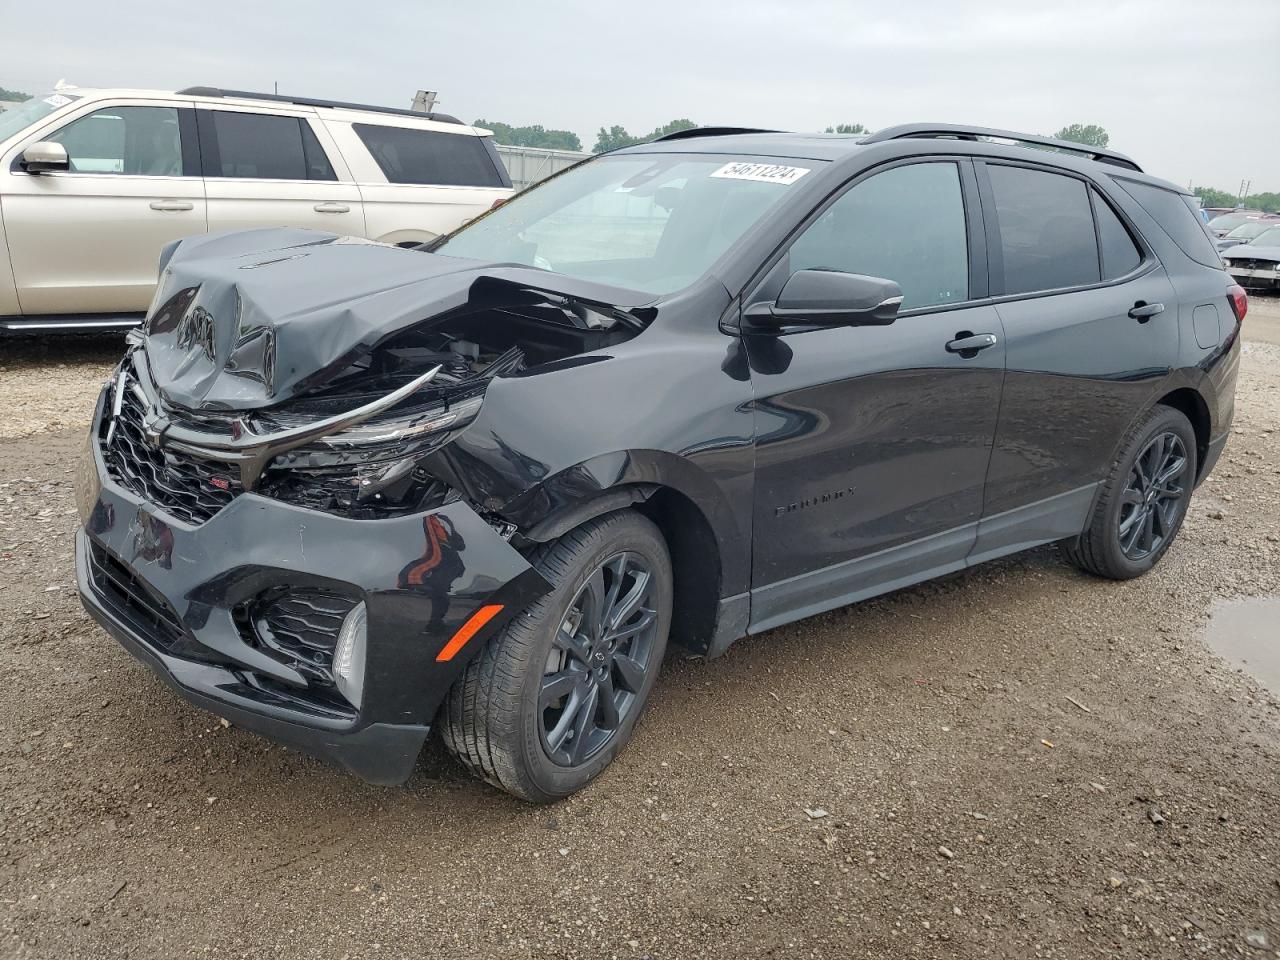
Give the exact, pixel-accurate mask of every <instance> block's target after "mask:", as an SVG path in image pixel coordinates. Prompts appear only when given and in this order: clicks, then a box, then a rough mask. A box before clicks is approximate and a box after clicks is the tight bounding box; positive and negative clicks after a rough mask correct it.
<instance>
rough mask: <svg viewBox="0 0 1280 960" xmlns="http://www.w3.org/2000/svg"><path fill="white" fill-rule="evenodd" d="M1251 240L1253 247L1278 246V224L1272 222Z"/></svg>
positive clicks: (1279, 242)
mask: <svg viewBox="0 0 1280 960" xmlns="http://www.w3.org/2000/svg"><path fill="white" fill-rule="evenodd" d="M1251 242H1252V243H1253V245H1254V246H1255V247H1280V225H1276V224H1272V225H1271V226H1269V227H1267V229H1266V230H1263V231H1262V232H1261V233H1260V234H1258V235H1257V236H1256V237H1254V238H1253V240H1252V241H1251Z"/></svg>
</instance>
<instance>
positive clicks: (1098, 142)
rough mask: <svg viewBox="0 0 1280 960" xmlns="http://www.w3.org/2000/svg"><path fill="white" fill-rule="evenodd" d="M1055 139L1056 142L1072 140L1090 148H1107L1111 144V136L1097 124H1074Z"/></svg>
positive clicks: (1062, 130)
mask: <svg viewBox="0 0 1280 960" xmlns="http://www.w3.org/2000/svg"><path fill="white" fill-rule="evenodd" d="M1053 137H1054V139H1055V140H1070V141H1071V142H1072V143H1083V144H1085V146H1089V147H1105V146H1106V145H1107V144H1108V143H1110V142H1111V135H1110V134H1108V133H1107V131H1106V130H1104V129H1103V128H1102V127H1100V126H1098V125H1097V124H1096V123H1089V124H1085V123H1073V124H1071V125H1069V126H1066V127H1063V128H1062V129H1061V130H1059V131H1058V132H1057V133H1055V134H1054V135H1053Z"/></svg>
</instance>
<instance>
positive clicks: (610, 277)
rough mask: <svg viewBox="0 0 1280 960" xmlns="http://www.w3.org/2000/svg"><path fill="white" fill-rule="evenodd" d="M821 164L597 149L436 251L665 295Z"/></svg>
mask: <svg viewBox="0 0 1280 960" xmlns="http://www.w3.org/2000/svg"><path fill="white" fill-rule="evenodd" d="M819 163H821V161H816V160H787V161H778V162H775V161H772V160H765V159H761V158H757V157H749V158H746V159H745V160H744V159H740V158H737V159H735V158H733V157H728V156H723V155H722V156H707V155H698V156H690V155H688V154H651V153H650V154H631V155H627V154H622V155H618V156H612V157H601V158H600V159H598V160H592V161H591V162H589V163H585V164H583V165H582V166H580V167H576V168H575V169H573V170H570V171H568V172H567V173H564V174H561V175H560V176H558V177H554V178H552V179H550V180H548V181H546V182H545V183H543V184H541V185H539V186H538V187H536V188H534V189H532V190H530V191H528V192H527V193H524V194H521V195H520V196H518V197H516V198H514V199H513V200H511V201H509V202H507V203H506V204H504V205H503V206H501V207H499V208H498V209H497V210H494V211H493V212H492V213H490V214H488V215H487V216H485V217H484V218H482V219H480V220H477V221H476V222H475V223H473V224H470V225H469V226H467V227H465V228H463V229H462V230H460V231H459V232H458V233H456V234H454V235H453V236H452V237H450V238H448V239H447V240H445V241H444V242H443V244H442V245H441V246H439V247H436V248H435V249H436V250H438V251H439V252H441V253H444V254H447V255H449V256H454V257H470V258H473V259H476V260H488V261H499V262H503V263H519V264H524V265H526V266H531V267H541V268H543V269H545V270H554V271H556V272H557V273H563V274H565V275H567V276H571V277H576V278H578V279H583V280H594V281H597V282H600V283H608V284H612V285H614V286H620V287H626V288H628V289H631V290H640V291H643V292H645V293H653V294H662V293H671V292H673V291H676V290H681V289H683V288H684V287H687V286H688V285H689V284H691V283H693V281H695V280H696V279H698V277H700V276H702V274H704V273H705V272H706V271H707V269H708V268H709V267H710V266H711V265H712V264H713V263H715V261H716V260H717V259H718V258H719V257H720V255H721V254H723V253H724V252H725V251H726V250H728V249H729V247H730V246H731V245H732V244H733V243H734V242H735V241H736V240H737V239H738V238H739V237H741V236H742V235H743V234H744V233H746V232H747V230H748V229H749V228H750V227H751V226H752V225H753V224H754V223H755V222H756V221H757V220H759V219H760V217H761V216H763V215H764V213H765V211H766V210H768V209H769V208H770V207H772V206H773V205H774V204H776V203H778V201H780V200H781V199H782V198H783V197H784V196H785V195H786V193H787V191H788V190H789V189H791V187H792V185H793V184H795V183H796V182H797V181H798V180H800V178H802V177H803V176H805V175H806V174H808V173H809V172H810V171H811V170H813V169H814V168H815V167H817V166H818V165H819Z"/></svg>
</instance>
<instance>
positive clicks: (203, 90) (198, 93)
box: [177, 87, 462, 123]
mask: <svg viewBox="0 0 1280 960" xmlns="http://www.w3.org/2000/svg"><path fill="white" fill-rule="evenodd" d="M177 92H178V95H179V96H183V97H235V98H236V99H239V100H267V101H270V102H272V103H293V104H297V105H298V106H300V107H330V108H332V109H335V110H365V111H368V112H369V113H391V114H395V115H396V116H402V117H417V118H418V119H419V120H435V121H437V122H438V123H462V121H461V120H459V119H458V118H457V117H452V116H450V115H449V114H447V113H422V112H420V111H418V110H407V109H401V108H400V107H379V106H375V105H373V104H369V103H345V102H343V101H341V100H317V99H315V98H313V97H290V96H286V95H284V94H282V93H252V92H251V91H248V90H223V89H221V88H219V87H187V88H186V89H185V90H179V91H177Z"/></svg>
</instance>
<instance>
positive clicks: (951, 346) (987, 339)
mask: <svg viewBox="0 0 1280 960" xmlns="http://www.w3.org/2000/svg"><path fill="white" fill-rule="evenodd" d="M998 342H999V341H998V340H997V338H996V335H995V334H994V333H970V332H969V331H968V330H961V331H960V332H959V333H957V334H956V338H955V339H954V340H952V341H950V342H948V343H947V353H958V354H960V356H962V357H964V358H965V359H966V360H968V359H970V358H971V357H976V356H977V355H978V351H979V350H985V349H987V347H994V346H995V345H996V343H998Z"/></svg>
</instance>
